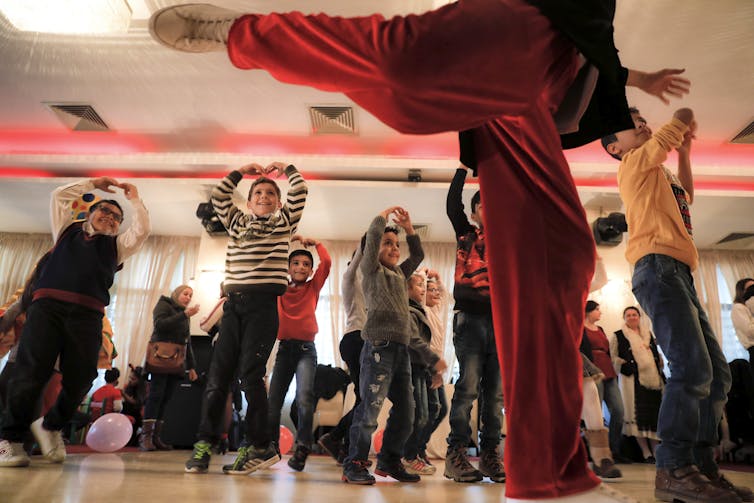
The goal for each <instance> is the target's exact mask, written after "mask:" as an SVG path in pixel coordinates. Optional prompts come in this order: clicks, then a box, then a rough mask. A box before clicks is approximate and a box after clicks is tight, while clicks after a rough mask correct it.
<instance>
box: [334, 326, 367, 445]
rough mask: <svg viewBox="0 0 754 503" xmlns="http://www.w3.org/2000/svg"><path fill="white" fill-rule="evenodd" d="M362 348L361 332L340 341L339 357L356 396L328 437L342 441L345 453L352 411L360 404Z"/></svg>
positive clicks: (349, 334) (355, 332) (348, 335)
mask: <svg viewBox="0 0 754 503" xmlns="http://www.w3.org/2000/svg"><path fill="white" fill-rule="evenodd" d="M363 347H364V339H362V338H361V330H354V331H353V332H348V333H347V334H345V335H344V336H343V338H342V339H341V340H340V356H341V358H343V361H345V362H346V365H348V375H349V377H350V378H351V382H353V392H354V393H355V394H356V401H355V402H354V404H353V408H351V410H350V411H348V414H346V415H345V416H343V417H342V418H340V421H338V424H337V425H336V426H335V428H333V430H332V431H331V432H330V436H331V437H332V438H333V439H335V440H341V439H343V440H344V441H345V449H346V451H347V450H348V444H349V435H348V431H349V430H350V429H351V422H353V411H354V410H356V406H357V405H359V403H360V402H361V393H360V392H359V374H360V373H361V349H362V348H363Z"/></svg>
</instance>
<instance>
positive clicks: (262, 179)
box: [246, 176, 283, 201]
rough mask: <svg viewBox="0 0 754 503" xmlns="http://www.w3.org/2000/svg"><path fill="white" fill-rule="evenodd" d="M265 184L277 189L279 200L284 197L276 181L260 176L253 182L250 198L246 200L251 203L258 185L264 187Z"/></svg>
mask: <svg viewBox="0 0 754 503" xmlns="http://www.w3.org/2000/svg"><path fill="white" fill-rule="evenodd" d="M263 183H269V184H270V185H272V186H273V187H275V192H277V195H278V198H281V197H283V196H282V195H281V193H280V187H278V184H277V183H275V180H273V179H272V178H267V177H266V176H260V177H258V178H256V179H255V180H254V181H253V182H251V188H250V189H249V197H247V198H246V200H247V201H251V195H252V194H253V193H254V189H255V188H256V186H257V185H262V184H263Z"/></svg>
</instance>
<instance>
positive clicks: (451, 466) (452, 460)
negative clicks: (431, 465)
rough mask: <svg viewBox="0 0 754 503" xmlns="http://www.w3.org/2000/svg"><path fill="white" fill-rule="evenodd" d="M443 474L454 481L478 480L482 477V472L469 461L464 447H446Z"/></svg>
mask: <svg viewBox="0 0 754 503" xmlns="http://www.w3.org/2000/svg"><path fill="white" fill-rule="evenodd" d="M443 475H445V478H447V479H453V480H454V481H456V482H479V481H481V480H482V479H483V478H484V475H482V472H480V471H479V470H477V469H476V468H474V466H472V464H471V463H469V458H468V456H467V455H466V448H464V447H448V452H447V454H446V455H445V472H444V473H443Z"/></svg>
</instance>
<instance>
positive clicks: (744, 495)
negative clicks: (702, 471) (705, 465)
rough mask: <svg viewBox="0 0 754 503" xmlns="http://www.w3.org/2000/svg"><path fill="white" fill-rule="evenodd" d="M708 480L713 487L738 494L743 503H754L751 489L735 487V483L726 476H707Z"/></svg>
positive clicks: (753, 493)
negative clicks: (753, 502)
mask: <svg viewBox="0 0 754 503" xmlns="http://www.w3.org/2000/svg"><path fill="white" fill-rule="evenodd" d="M707 478H708V479H709V480H710V483H711V484H712V485H713V486H715V487H720V488H722V489H727V490H728V491H733V492H734V493H736V495H737V496H738V497H739V498H741V501H754V492H752V490H751V489H749V488H748V487H746V486H734V485H733V483H732V482H731V481H730V480H728V479H727V478H725V475H723V474H722V473H720V472H718V473H717V474H715V475H707Z"/></svg>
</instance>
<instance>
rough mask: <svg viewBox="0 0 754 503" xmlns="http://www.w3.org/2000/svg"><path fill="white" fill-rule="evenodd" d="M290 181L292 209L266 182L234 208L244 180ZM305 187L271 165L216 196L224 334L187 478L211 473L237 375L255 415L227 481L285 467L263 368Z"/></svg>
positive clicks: (232, 178)
mask: <svg viewBox="0 0 754 503" xmlns="http://www.w3.org/2000/svg"><path fill="white" fill-rule="evenodd" d="M272 172H275V173H276V174H278V175H280V174H283V173H285V175H286V176H287V177H288V180H289V183H290V189H289V190H288V195H287V202H286V204H285V205H283V204H282V203H281V202H280V188H279V187H278V186H277V184H276V183H275V182H274V181H273V180H272V179H270V178H267V177H266V176H260V177H259V178H257V179H256V180H254V182H253V183H252V184H251V189H250V190H249V196H248V200H247V202H246V206H247V208H248V209H249V210H251V214H245V213H244V212H242V211H241V210H240V209H238V208H237V207H236V206H235V205H234V204H233V201H232V195H233V191H234V190H235V188H236V186H237V185H238V183H239V182H240V181H241V178H243V176H244V175H247V174H257V175H268V174H270V173H272ZM306 194H307V188H306V182H305V181H304V179H303V177H302V176H301V175H300V174H299V172H298V171H297V170H296V168H295V167H294V166H292V165H288V166H287V167H286V165H285V164H283V163H281V162H273V163H272V164H270V165H269V166H267V167H262V166H260V165H259V164H256V163H252V164H249V165H247V166H244V167H242V168H240V169H239V170H236V171H231V172H230V173H229V174H228V176H226V177H225V178H224V179H223V180H222V181H221V182H220V183H219V184H218V185H217V186H216V187H215V188H214V190H213V191H212V206H213V208H214V209H215V213H216V214H217V216H218V218H219V219H220V221H221V222H222V223H223V225H224V226H225V228H226V229H227V231H228V235H229V240H228V251H227V255H226V259H225V282H224V288H225V293H227V296H228V300H227V301H225V304H224V305H223V317H222V321H221V324H222V331H221V333H220V337H219V338H218V340H217V343H216V344H215V349H214V351H213V353H212V361H211V363H210V369H209V376H208V378H207V387H206V389H205V391H204V400H203V403H202V413H201V422H200V423H199V433H198V435H197V436H198V441H197V442H196V443H195V444H194V452H193V454H192V455H191V458H190V459H189V460H188V461H187V462H186V472H188V473H205V472H207V470H208V469H209V462H210V457H211V454H210V449H211V447H212V444H213V443H216V442H217V441H218V440H219V436H220V435H219V432H220V431H221V430H222V428H223V423H224V418H225V409H226V403H227V399H228V392H229V390H230V383H231V381H232V380H233V378H234V376H235V375H236V369H238V370H239V374H240V378H241V388H242V389H243V391H244V393H245V394H246V400H247V402H248V403H249V408H248V411H247V413H246V442H247V443H248V446H243V447H241V448H239V450H238V456H237V457H236V460H235V462H233V463H232V464H230V465H226V466H223V472H224V473H228V474H248V473H251V472H253V471H256V470H258V469H260V468H265V467H267V466H271V465H273V464H275V463H277V462H278V461H280V455H279V454H278V453H277V450H276V449H275V447H274V445H273V444H272V439H271V438H270V434H269V428H268V426H267V416H268V415H269V411H268V407H267V390H266V389H265V385H264V375H265V372H266V367H265V364H266V363H267V359H268V358H269V356H270V352H271V351H272V346H273V345H274V343H275V336H276V335H277V330H278V310H277V298H278V297H279V296H280V295H282V294H283V293H285V290H286V288H287V286H288V278H287V277H286V267H285V266H286V262H287V260H288V247H289V244H290V240H291V236H292V235H293V233H294V232H295V230H296V228H297V227H298V223H299V221H300V220H301V215H302V213H303V211H304V204H305V202H306Z"/></svg>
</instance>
